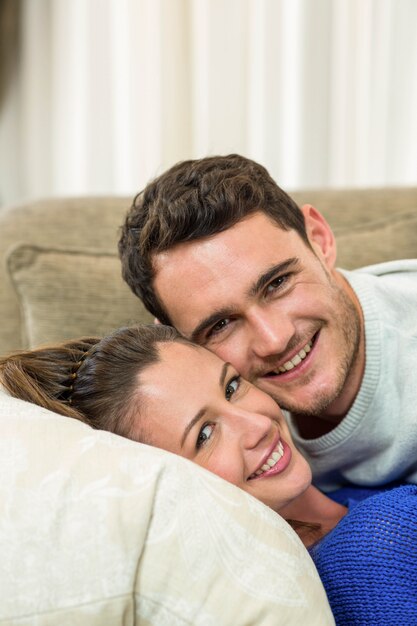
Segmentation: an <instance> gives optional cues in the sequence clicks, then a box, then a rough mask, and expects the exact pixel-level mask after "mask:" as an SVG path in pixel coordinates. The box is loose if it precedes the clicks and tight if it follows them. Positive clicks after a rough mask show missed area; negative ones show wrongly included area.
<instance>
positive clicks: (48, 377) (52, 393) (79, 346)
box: [0, 337, 100, 421]
mask: <svg viewBox="0 0 417 626" xmlns="http://www.w3.org/2000/svg"><path fill="white" fill-rule="evenodd" d="M99 341H100V339H99V338H98V337H86V338H82V339H74V340H71V341H68V342H66V343H63V344H60V345H56V346H45V347H43V348H38V349H36V350H30V351H20V352H16V353H14V354H11V355H8V356H3V357H0V382H1V384H2V385H3V387H4V388H5V389H6V390H7V391H8V392H9V393H10V395H11V396H13V397H14V398H19V399H20V400H25V401H26V402H31V403H33V404H37V405H38V406H41V407H43V408H45V409H48V410H50V411H53V412H55V413H59V414H60V415H65V416H67V417H73V418H75V419H79V420H82V421H88V419H87V418H86V416H85V415H83V414H82V413H81V412H80V411H79V410H78V409H77V408H76V407H75V406H72V404H71V393H72V390H73V382H74V379H75V377H76V375H77V370H78V368H79V367H80V365H81V363H82V361H83V359H84V358H85V356H86V354H88V350H90V349H91V348H92V347H93V346H95V345H96V344H97V343H98V342H99Z"/></svg>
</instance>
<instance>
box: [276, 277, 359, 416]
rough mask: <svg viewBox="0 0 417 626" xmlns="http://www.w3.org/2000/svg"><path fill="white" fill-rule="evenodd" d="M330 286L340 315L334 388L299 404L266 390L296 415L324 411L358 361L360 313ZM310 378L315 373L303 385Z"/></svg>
mask: <svg viewBox="0 0 417 626" xmlns="http://www.w3.org/2000/svg"><path fill="white" fill-rule="evenodd" d="M331 289H332V292H333V293H332V297H333V302H334V303H335V309H336V311H337V316H338V318H339V319H338V321H337V326H338V328H339V329H340V332H341V337H342V338H343V348H342V354H341V355H340V357H339V363H338V366H337V373H336V378H335V382H334V385H333V387H332V388H331V389H326V390H325V391H323V392H317V393H316V394H315V395H314V397H313V398H312V399H311V402H310V403H309V404H308V405H305V404H304V405H300V404H299V403H297V402H296V401H295V402H292V401H291V400H289V401H288V399H287V400H286V401H282V400H281V399H280V398H279V397H278V396H279V393H278V394H274V393H273V392H272V391H268V393H270V395H272V396H273V397H274V399H275V401H276V402H277V403H278V404H279V406H280V407H281V409H283V410H285V411H288V412H289V413H293V414H295V415H297V414H298V415H308V416H311V417H313V416H315V417H317V416H320V415H323V414H325V413H326V410H327V409H328V407H329V406H330V405H331V404H332V402H334V401H335V400H336V398H337V397H338V396H339V395H340V394H341V392H342V390H343V388H344V386H345V384H346V381H347V380H348V378H349V376H350V374H351V372H352V370H353V368H354V366H355V364H356V361H357V357H358V354H359V347H360V339H361V320H360V316H359V313H358V311H357V309H356V307H355V305H354V303H353V302H352V300H351V299H350V298H349V296H348V295H347V294H346V293H345V292H344V290H343V289H342V288H341V287H339V285H337V284H334V283H333V284H332V285H331ZM325 326H326V324H324V325H323V328H325ZM313 378H314V373H312V374H311V377H308V376H307V377H306V378H305V382H304V384H305V385H307V384H308V383H309V382H310V380H312V379H313Z"/></svg>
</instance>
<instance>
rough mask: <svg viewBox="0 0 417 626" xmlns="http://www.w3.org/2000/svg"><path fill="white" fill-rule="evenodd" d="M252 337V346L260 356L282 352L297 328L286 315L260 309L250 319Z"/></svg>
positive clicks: (264, 356) (252, 349)
mask: <svg viewBox="0 0 417 626" xmlns="http://www.w3.org/2000/svg"><path fill="white" fill-rule="evenodd" d="M249 323H250V330H251V338H250V348H251V351H252V353H254V354H255V355H256V356H257V357H259V358H266V357H269V356H272V355H276V354H281V353H282V352H284V351H285V349H286V347H287V345H288V342H289V340H290V339H291V337H292V336H293V334H294V332H295V330H294V326H293V324H292V323H291V321H290V320H289V319H288V318H286V317H285V316H279V317H278V316H277V315H276V314H275V315H274V313H272V312H271V311H265V310H262V309H258V310H257V311H253V312H252V314H251V317H250V319H249Z"/></svg>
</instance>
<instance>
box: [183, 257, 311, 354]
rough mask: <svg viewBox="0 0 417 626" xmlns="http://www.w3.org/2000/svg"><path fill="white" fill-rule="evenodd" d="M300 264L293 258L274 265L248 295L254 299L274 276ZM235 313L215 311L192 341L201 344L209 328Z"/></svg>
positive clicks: (200, 324) (201, 324) (196, 329)
mask: <svg viewBox="0 0 417 626" xmlns="http://www.w3.org/2000/svg"><path fill="white" fill-rule="evenodd" d="M299 262H300V260H299V259H298V257H291V258H290V259H286V260H285V261H283V262H282V263H277V264H275V265H272V266H271V267H269V268H268V269H267V270H266V271H265V272H263V273H262V274H261V275H260V276H259V278H258V279H257V280H256V282H255V283H254V284H253V285H251V286H250V287H249V290H248V293H247V295H248V296H249V297H251V298H253V297H254V296H256V294H258V293H259V292H260V291H262V289H263V288H264V287H265V286H266V285H267V284H268V283H269V281H270V280H272V278H274V276H276V275H277V274H279V273H282V272H286V271H287V270H289V269H295V268H296V266H297V265H298V264H299ZM234 312H235V311H234V309H233V308H231V307H227V308H226V307H224V308H222V309H217V311H213V313H210V315H208V316H207V317H205V318H204V319H203V320H201V322H200V323H199V324H198V326H196V327H195V329H194V330H193V331H192V333H191V335H190V339H191V341H194V342H195V343H199V338H200V336H201V334H202V333H203V332H204V331H205V330H207V328H210V326H213V325H214V324H215V323H216V322H219V321H220V320H222V319H226V318H227V317H230V316H231V315H233V313H234Z"/></svg>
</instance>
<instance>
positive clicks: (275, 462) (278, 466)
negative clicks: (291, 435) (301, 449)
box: [248, 438, 292, 480]
mask: <svg viewBox="0 0 417 626" xmlns="http://www.w3.org/2000/svg"><path fill="white" fill-rule="evenodd" d="M291 456H292V453H291V448H289V446H288V445H287V444H286V443H285V441H282V440H281V439H279V438H278V443H277V444H276V445H275V447H274V448H273V450H272V452H271V453H270V454H268V455H267V457H266V458H265V459H264V460H263V461H262V463H261V465H260V466H259V467H258V469H257V470H255V471H254V473H253V474H251V475H250V476H249V478H248V480H255V479H259V478H268V477H269V476H275V474H280V473H281V472H283V471H284V470H285V469H286V468H287V467H288V465H289V462H290V461H291Z"/></svg>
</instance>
